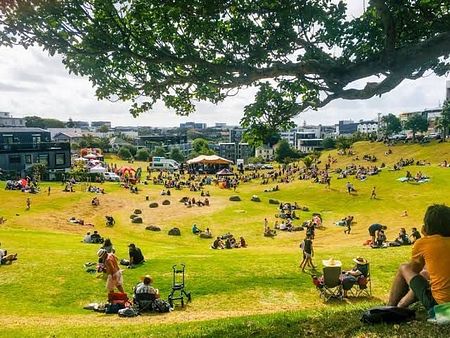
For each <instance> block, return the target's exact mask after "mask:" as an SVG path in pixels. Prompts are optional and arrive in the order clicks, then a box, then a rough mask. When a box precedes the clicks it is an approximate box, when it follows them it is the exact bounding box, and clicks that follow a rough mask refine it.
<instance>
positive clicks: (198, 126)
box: [180, 122, 206, 130]
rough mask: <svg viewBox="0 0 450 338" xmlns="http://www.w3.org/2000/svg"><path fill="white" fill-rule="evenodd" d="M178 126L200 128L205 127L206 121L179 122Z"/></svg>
mask: <svg viewBox="0 0 450 338" xmlns="http://www.w3.org/2000/svg"><path fill="white" fill-rule="evenodd" d="M180 128H183V129H198V130H201V129H206V123H197V122H186V123H180Z"/></svg>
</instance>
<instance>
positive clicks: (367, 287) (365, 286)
mask: <svg viewBox="0 0 450 338" xmlns="http://www.w3.org/2000/svg"><path fill="white" fill-rule="evenodd" d="M356 269H358V270H359V271H361V272H362V273H363V274H362V275H361V276H359V277H358V278H357V279H356V283H355V284H354V285H353V287H352V288H351V289H350V290H349V294H350V295H352V296H354V297H372V278H371V276H370V264H369V263H367V264H364V265H360V264H357V265H356Z"/></svg>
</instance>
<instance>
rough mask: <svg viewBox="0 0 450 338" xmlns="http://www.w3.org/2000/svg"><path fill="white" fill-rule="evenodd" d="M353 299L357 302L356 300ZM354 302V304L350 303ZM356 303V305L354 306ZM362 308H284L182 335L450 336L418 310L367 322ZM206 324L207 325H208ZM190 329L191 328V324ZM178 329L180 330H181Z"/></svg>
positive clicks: (449, 327)
mask: <svg viewBox="0 0 450 338" xmlns="http://www.w3.org/2000/svg"><path fill="white" fill-rule="evenodd" d="M356 302H359V300H358V301H356ZM353 305H355V304H353ZM355 307H356V308H355ZM364 310H365V308H364V307H361V306H357V305H356V306H352V307H350V308H349V309H347V308H344V309H342V308H341V309H336V310H334V309H326V310H321V311H320V312H316V311H302V312H285V313H277V314H273V315H262V316H251V317H241V318H233V319H227V320H223V321H215V322H203V323H201V325H199V326H197V327H195V328H194V330H191V331H190V332H189V333H188V334H186V335H184V334H181V336H182V337H193V336H197V335H201V336H202V337H229V336H233V337H271V338H272V337H309V336H316V337H392V336H395V337H450V326H437V325H434V324H430V323H427V322H426V314H425V312H423V311H419V312H418V314H417V319H416V320H415V321H412V322H409V323H403V324H399V325H392V324H389V325H388V324H378V325H367V324H364V323H362V322H361V321H360V318H361V315H362V313H363V312H364ZM209 324H210V325H209ZM191 329H192V328H191ZM181 332H182V331H181Z"/></svg>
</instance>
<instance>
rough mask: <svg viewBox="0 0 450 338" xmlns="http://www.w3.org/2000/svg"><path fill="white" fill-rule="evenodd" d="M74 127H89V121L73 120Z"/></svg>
mask: <svg viewBox="0 0 450 338" xmlns="http://www.w3.org/2000/svg"><path fill="white" fill-rule="evenodd" d="M72 124H73V128H81V129H89V122H88V121H72Z"/></svg>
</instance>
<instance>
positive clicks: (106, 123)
mask: <svg viewBox="0 0 450 338" xmlns="http://www.w3.org/2000/svg"><path fill="white" fill-rule="evenodd" d="M102 126H107V127H108V129H111V122H110V121H92V122H91V128H94V129H98V128H100V127H102Z"/></svg>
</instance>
